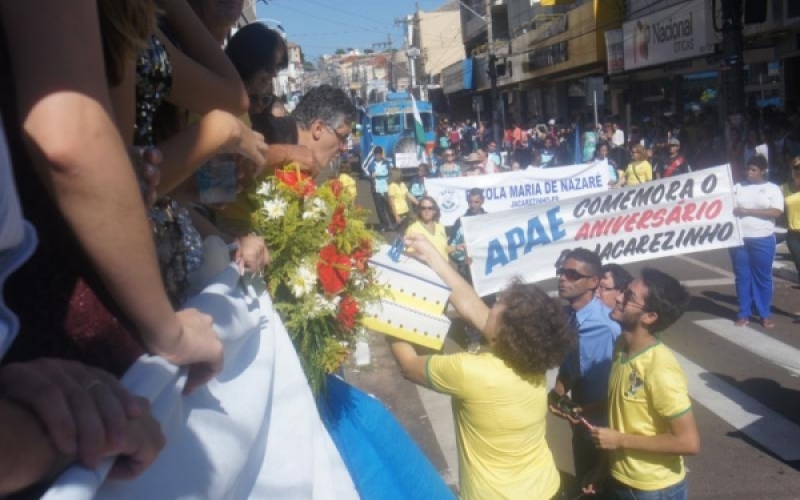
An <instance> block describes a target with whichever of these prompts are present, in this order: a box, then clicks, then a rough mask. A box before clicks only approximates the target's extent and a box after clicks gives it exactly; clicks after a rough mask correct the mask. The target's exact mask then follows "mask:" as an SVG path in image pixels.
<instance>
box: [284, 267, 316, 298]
mask: <svg viewBox="0 0 800 500" xmlns="http://www.w3.org/2000/svg"><path fill="white" fill-rule="evenodd" d="M316 284H317V275H316V273H315V272H314V268H313V267H312V266H311V264H310V263H304V264H301V265H300V266H299V267H298V268H297V272H295V274H294V276H292V278H291V280H290V281H289V286H290V287H291V289H292V293H293V294H294V296H295V297H298V298H299V297H302V296H303V295H305V294H307V293H311V291H313V290H314V286H315V285H316Z"/></svg>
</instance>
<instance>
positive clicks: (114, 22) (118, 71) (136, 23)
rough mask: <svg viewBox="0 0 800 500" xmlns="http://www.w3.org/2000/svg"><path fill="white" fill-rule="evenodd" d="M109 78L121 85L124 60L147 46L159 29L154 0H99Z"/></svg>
mask: <svg viewBox="0 0 800 500" xmlns="http://www.w3.org/2000/svg"><path fill="white" fill-rule="evenodd" d="M97 13H98V16H99V18H100V32H101V34H102V37H103V56H104V58H105V63H106V79H107V80H108V84H109V86H111V87H115V86H117V85H119V83H120V82H121V81H122V78H123V76H124V73H125V64H126V62H128V61H130V60H131V59H132V58H135V57H136V55H137V54H138V53H139V52H140V51H142V50H144V49H146V48H147V46H148V40H149V38H150V35H152V34H153V33H154V32H155V30H156V19H157V18H156V16H157V14H158V7H157V6H156V3H155V1H154V0H97Z"/></svg>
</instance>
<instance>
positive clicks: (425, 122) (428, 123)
mask: <svg viewBox="0 0 800 500" xmlns="http://www.w3.org/2000/svg"><path fill="white" fill-rule="evenodd" d="M419 117H420V118H422V128H423V129H425V132H430V131H432V130H433V120H432V119H431V114H430V113H420V114H419ZM406 130H414V113H406Z"/></svg>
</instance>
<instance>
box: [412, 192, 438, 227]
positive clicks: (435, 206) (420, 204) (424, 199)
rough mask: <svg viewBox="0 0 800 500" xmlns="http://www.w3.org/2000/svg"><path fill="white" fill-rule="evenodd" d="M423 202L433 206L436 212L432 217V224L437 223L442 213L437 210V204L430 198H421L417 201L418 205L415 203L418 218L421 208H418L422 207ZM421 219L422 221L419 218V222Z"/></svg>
mask: <svg viewBox="0 0 800 500" xmlns="http://www.w3.org/2000/svg"><path fill="white" fill-rule="evenodd" d="M424 201H427V202H430V203H431V204H433V206H434V208H435V210H436V212H435V213H434V215H433V221H434V222H439V219H440V218H441V217H442V211H441V209H439V204H438V203H436V200H434V199H433V198H432V197H430V196H423V197H422V198H420V199H419V203H417V214H418V215H420V216H421V215H422V208H420V207H422V202H424ZM421 219H422V217H420V220H421Z"/></svg>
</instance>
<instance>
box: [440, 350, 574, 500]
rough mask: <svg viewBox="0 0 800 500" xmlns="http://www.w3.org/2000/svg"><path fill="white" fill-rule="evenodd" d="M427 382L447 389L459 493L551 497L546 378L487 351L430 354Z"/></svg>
mask: <svg viewBox="0 0 800 500" xmlns="http://www.w3.org/2000/svg"><path fill="white" fill-rule="evenodd" d="M425 374H426V376H427V379H428V385H429V386H430V387H431V388H432V389H434V390H436V391H438V392H443V393H445V394H450V395H452V396H453V400H452V404H453V416H454V418H455V423H456V433H457V438H458V467H459V485H460V488H461V497H460V498H461V500H486V499H492V500H495V499H497V500H502V499H509V500H511V499H521V498H525V499H530V500H550V499H551V498H552V497H553V496H554V495H555V494H556V492H557V491H558V488H559V485H560V478H559V474H558V470H557V469H556V464H555V462H554V461H553V455H552V453H551V452H550V448H549V447H548V445H547V441H546V440H545V434H546V430H547V420H546V418H547V380H546V378H545V375H544V374H541V375H535V376H532V377H529V378H522V377H520V376H519V375H517V374H516V373H515V372H514V371H513V370H511V368H509V367H508V366H507V365H506V364H505V362H503V360H501V359H500V358H498V357H496V356H495V355H494V354H492V353H485V354H480V355H474V354H468V353H460V354H453V355H447V356H430V357H429V358H428V360H427V362H426V365H425Z"/></svg>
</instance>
